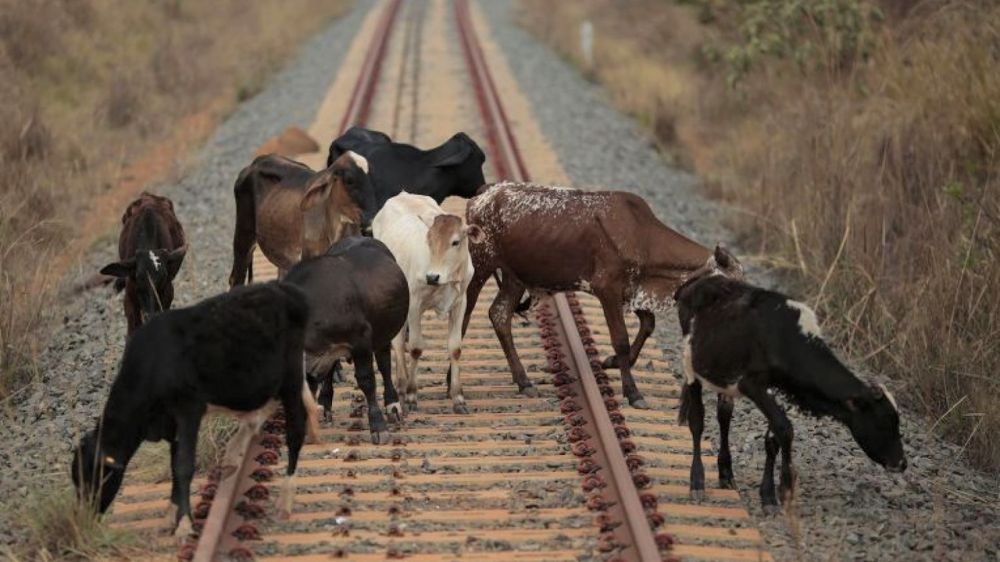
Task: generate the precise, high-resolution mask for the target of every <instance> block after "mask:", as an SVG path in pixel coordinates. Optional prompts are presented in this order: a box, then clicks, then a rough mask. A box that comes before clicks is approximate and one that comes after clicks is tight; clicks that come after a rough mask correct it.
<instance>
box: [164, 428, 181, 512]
mask: <svg viewBox="0 0 1000 562" xmlns="http://www.w3.org/2000/svg"><path fill="white" fill-rule="evenodd" d="M169 441H170V467H171V470H170V473H171V474H170V507H169V508H167V527H169V528H173V527H174V525H176V524H177V514H178V513H180V507H178V506H180V505H181V498H180V493H181V485H180V482H179V481H178V480H177V473H176V472H174V470H173V466H174V463H176V462H177V439H176V438H174V439H169Z"/></svg>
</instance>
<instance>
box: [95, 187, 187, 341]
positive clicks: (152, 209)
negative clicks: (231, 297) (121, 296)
mask: <svg viewBox="0 0 1000 562" xmlns="http://www.w3.org/2000/svg"><path fill="white" fill-rule="evenodd" d="M186 253H187V244H186V243H185V242H184V229H183V228H182V227H181V223H180V221H178V220H177V216H176V215H175V214H174V204H173V203H172V202H171V201H170V199H167V198H166V197H160V196H159V195H153V194H151V193H143V194H142V195H140V196H139V198H138V199H136V200H135V201H133V202H132V203H131V204H129V206H128V207H127V208H126V209H125V213H124V214H123V215H122V230H121V233H120V234H119V235H118V258H119V261H117V262H114V263H111V264H108V265H106V266H104V267H103V268H102V269H101V273H103V274H104V275H110V276H113V277H117V279H116V280H115V289H116V290H118V291H121V290H122V289H125V300H124V306H125V319H126V320H127V321H128V333H127V337H131V336H132V333H133V332H135V330H136V329H137V328H138V327H139V326H141V325H142V323H143V322H145V321H146V320H148V319H149V318H150V317H151V316H153V315H154V314H156V313H157V312H160V311H163V310H168V309H169V308H170V305H171V304H172V303H173V301H174V284H173V281H174V277H176V276H177V271H178V270H180V267H181V263H182V262H183V261H184V255H185V254H186Z"/></svg>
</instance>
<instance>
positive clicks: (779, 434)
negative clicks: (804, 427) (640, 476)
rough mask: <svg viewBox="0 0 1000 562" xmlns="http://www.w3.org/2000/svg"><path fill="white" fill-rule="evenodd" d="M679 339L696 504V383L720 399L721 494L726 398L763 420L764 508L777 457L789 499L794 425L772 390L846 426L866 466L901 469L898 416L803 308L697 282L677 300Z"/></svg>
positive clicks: (726, 469)
mask: <svg viewBox="0 0 1000 562" xmlns="http://www.w3.org/2000/svg"><path fill="white" fill-rule="evenodd" d="M676 299H677V306H678V314H679V316H680V323H681V330H682V332H683V334H684V352H683V361H682V362H683V365H684V375H685V385H684V388H683V390H682V394H681V408H680V423H681V424H684V423H685V422H689V424H690V427H691V436H692V439H693V441H694V459H693V460H692V463H691V496H692V498H693V499H695V500H699V501H700V500H701V499H702V498H703V496H704V490H705V471H704V468H703V467H702V462H701V450H700V444H701V434H702V429H703V427H704V415H705V412H704V406H703V404H702V400H701V390H702V385H705V386H707V387H708V388H710V389H711V390H713V391H715V392H718V395H719V400H718V420H719V428H720V434H721V435H720V446H719V458H718V467H719V486H720V487H721V488H733V487H734V482H733V469H732V457H731V455H730V451H729V423H730V420H731V419H732V414H733V400H734V398H736V397H739V396H745V397H747V398H749V399H750V400H751V401H752V402H753V403H754V404H755V405H756V406H757V408H759V409H760V410H761V412H763V413H764V415H765V416H766V417H767V421H768V430H767V433H766V434H765V437H764V445H765V451H766V454H767V456H766V460H765V464H764V476H763V479H762V481H761V485H760V496H761V502H762V503H763V504H764V507H765V509H766V510H767V511H776V509H777V505H778V502H777V498H776V497H775V493H774V461H775V457H776V456H777V454H778V452H779V451H780V452H781V484H780V487H779V492H780V496H781V501H782V503H784V504H785V505H788V503H789V502H791V501H792V500H793V499H794V494H795V481H796V475H795V471H794V468H793V467H792V436H793V431H792V424H791V422H790V421H789V420H788V417H787V415H786V414H785V411H784V410H783V409H782V407H781V406H780V405H779V404H778V402H777V400H776V399H775V396H774V394H773V391H772V389H774V390H777V391H779V392H781V393H782V394H783V395H784V396H786V397H787V398H788V400H789V401H790V402H791V403H792V404H794V405H796V406H798V407H799V408H800V409H801V410H802V411H803V412H805V413H807V414H810V415H813V416H816V417H830V418H833V419H835V420H837V421H839V422H841V423H843V424H844V425H846V426H847V427H848V429H850V431H851V435H852V436H853V437H854V440H855V441H856V442H857V443H858V444H859V445H860V446H861V449H862V450H863V451H864V452H865V454H867V455H868V457H869V458H871V459H872V460H874V461H875V462H877V463H879V464H881V465H882V466H884V467H885V468H886V469H887V470H889V471H890V472H902V471H903V470H905V469H906V456H905V454H904V453H903V444H902V440H901V437H900V433H899V413H898V411H897V409H896V402H895V400H894V399H893V397H892V395H891V394H890V393H889V392H888V391H887V390H886V389H885V387H884V386H881V385H873V384H870V383H867V382H865V381H863V380H861V379H859V378H858V377H857V376H855V375H854V374H853V373H852V372H851V371H850V370H849V369H848V368H847V367H846V366H844V364H843V363H841V362H840V360H839V359H837V356H836V355H834V353H833V351H831V350H830V348H829V347H827V345H826V343H824V341H823V339H822V337H821V335H820V329H819V324H818V323H817V321H816V314H815V313H814V312H813V311H812V310H811V309H810V308H809V307H808V306H806V305H805V304H803V303H800V302H797V301H794V300H791V299H789V298H788V297H786V296H785V295H782V294H780V293H776V292H774V291H768V290H765V289H760V288H757V287H754V286H752V285H749V284H747V283H745V282H743V281H739V280H734V279H731V278H727V277H724V276H721V275H710V274H709V275H702V276H700V277H694V278H692V279H691V280H689V281H688V282H687V283H686V284H684V285H682V286H681V287H680V288H679V289H678V290H677V293H676Z"/></svg>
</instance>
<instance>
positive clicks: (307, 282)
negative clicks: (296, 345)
mask: <svg viewBox="0 0 1000 562" xmlns="http://www.w3.org/2000/svg"><path fill="white" fill-rule="evenodd" d="M285 281H287V282H288V283H291V284H293V285H296V286H298V287H299V288H301V289H302V291H303V292H304V293H305V295H306V298H307V300H308V301H309V305H310V321H309V329H307V333H306V347H307V348H308V349H309V350H310V351H313V352H318V351H320V350H322V349H323V348H324V347H326V346H328V345H329V344H331V343H332V342H344V341H348V340H350V339H351V337H352V336H353V335H355V334H356V333H357V331H358V330H359V328H361V327H363V326H364V325H368V326H370V327H371V329H372V334H373V344H374V345H376V346H378V345H386V344H388V342H389V341H390V340H391V339H392V337H393V336H395V335H396V333H397V332H398V331H399V328H401V327H402V325H403V323H404V322H405V320H406V311H407V308H408V306H409V291H408V289H407V284H406V278H405V277H404V276H403V272H402V271H401V270H400V268H399V266H398V265H396V261H395V259H394V258H393V256H392V254H391V253H390V251H389V249H388V248H387V247H386V246H385V245H384V244H382V243H381V242H379V241H377V240H372V239H370V238H364V237H350V238H346V239H344V240H342V241H340V242H338V243H337V244H334V245H333V246H331V247H330V250H329V251H328V252H327V254H325V255H322V256H318V257H316V258H311V259H308V260H304V261H302V262H301V263H299V264H298V265H296V266H295V267H294V268H292V270H291V271H289V272H288V275H287V276H286V277H285ZM389 332H391V333H389ZM375 340H377V341H375ZM379 342H381V343H379Z"/></svg>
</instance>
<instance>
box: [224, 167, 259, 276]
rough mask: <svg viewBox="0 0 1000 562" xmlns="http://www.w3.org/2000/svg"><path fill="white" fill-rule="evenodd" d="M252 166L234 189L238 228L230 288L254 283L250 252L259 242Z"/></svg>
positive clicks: (236, 230)
mask: <svg viewBox="0 0 1000 562" xmlns="http://www.w3.org/2000/svg"><path fill="white" fill-rule="evenodd" d="M251 168H252V166H248V167H246V168H244V169H243V171H241V172H240V175H239V177H237V178H236V185H235V186H234V187H233V195H234V196H235V198H236V228H235V229H234V231H233V270H232V273H230V274H229V287H230V288H232V287H235V286H237V285H243V284H244V283H252V282H253V263H252V262H251V255H250V252H251V251H252V250H253V247H254V244H255V243H256V242H257V209H256V208H255V207H256V203H255V201H254V195H253V185H252V179H251V177H250V175H251V174H250V172H251Z"/></svg>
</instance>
